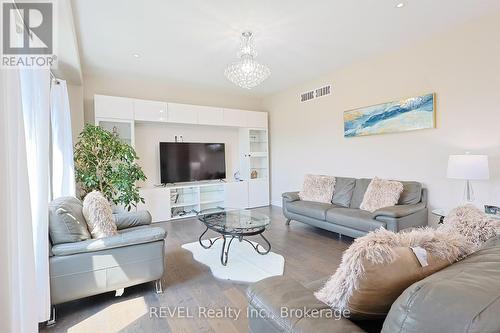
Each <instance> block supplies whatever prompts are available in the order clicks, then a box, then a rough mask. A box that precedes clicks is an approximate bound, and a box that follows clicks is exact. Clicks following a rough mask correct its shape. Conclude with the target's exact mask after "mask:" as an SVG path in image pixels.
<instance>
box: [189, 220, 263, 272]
mask: <svg viewBox="0 0 500 333" xmlns="http://www.w3.org/2000/svg"><path fill="white" fill-rule="evenodd" d="M208 229H209V228H208V227H207V229H206V230H205V231H204V232H203V233H202V234H201V235H200V237H199V238H198V242H199V243H200V245H201V246H202V247H203V248H204V249H209V248H211V247H212V246H213V245H214V244H215V242H216V241H218V240H219V239H222V241H223V243H222V252H221V255H220V262H221V264H222V265H224V266H226V265H227V259H228V258H229V249H230V248H231V243H232V242H233V240H234V239H235V238H237V239H238V240H239V241H240V242H242V241H245V242H247V243H249V244H250V245H252V247H253V248H254V250H255V251H256V252H257V253H258V254H261V255H266V254H268V253H269V252H270V251H271V243H269V241H268V240H267V238H266V237H264V235H263V234H262V233H263V232H264V230H265V229H263V230H259V231H255V232H251V233H246V234H240V233H238V234H231V233H221V235H220V236H219V237H217V238H216V239H214V240H212V239H210V238H209V239H206V241H208V242H209V244H208V245H205V244H203V241H204V240H202V238H203V236H204V235H205V234H206V233H207V231H208ZM255 235H260V237H262V239H263V240H264V241H265V242H266V244H267V249H266V248H265V247H264V246H262V245H260V244H258V243H257V244H254V243H253V242H251V241H249V240H248V239H245V238H244V237H245V236H255ZM259 247H261V248H262V249H263V251H262V250H261V249H260V248H259Z"/></svg>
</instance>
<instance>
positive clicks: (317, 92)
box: [300, 84, 332, 103]
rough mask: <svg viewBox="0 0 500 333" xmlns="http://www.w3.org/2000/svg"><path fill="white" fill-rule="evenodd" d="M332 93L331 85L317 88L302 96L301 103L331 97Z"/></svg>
mask: <svg viewBox="0 0 500 333" xmlns="http://www.w3.org/2000/svg"><path fill="white" fill-rule="evenodd" d="M331 93H332V86H331V85H330V84H329V85H327V86H324V87H321V88H317V89H314V90H311V91H308V92H305V93H303V94H300V102H301V103H303V102H307V101H310V100H312V99H315V98H319V97H323V96H326V95H330V94H331Z"/></svg>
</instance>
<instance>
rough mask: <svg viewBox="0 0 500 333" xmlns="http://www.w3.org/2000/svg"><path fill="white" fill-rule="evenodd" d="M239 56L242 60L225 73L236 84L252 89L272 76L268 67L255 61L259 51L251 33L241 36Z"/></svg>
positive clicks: (231, 65)
mask: <svg viewBox="0 0 500 333" xmlns="http://www.w3.org/2000/svg"><path fill="white" fill-rule="evenodd" d="M237 56H238V57H239V58H240V60H238V61H237V62H234V63H232V64H230V65H229V66H227V68H226V70H225V71H224V75H226V77H227V78H228V79H229V81H231V82H233V83H234V84H236V85H238V86H240V87H242V88H246V89H251V88H253V87H256V86H258V85H259V84H261V83H262V82H263V81H264V80H265V79H267V78H268V77H269V75H271V70H269V68H268V67H267V66H264V65H262V64H259V63H258V62H257V61H255V60H254V58H255V57H256V56H257V50H255V46H254V44H253V36H252V33H251V32H249V31H247V32H244V33H242V34H241V49H240V51H239V52H238V54H237Z"/></svg>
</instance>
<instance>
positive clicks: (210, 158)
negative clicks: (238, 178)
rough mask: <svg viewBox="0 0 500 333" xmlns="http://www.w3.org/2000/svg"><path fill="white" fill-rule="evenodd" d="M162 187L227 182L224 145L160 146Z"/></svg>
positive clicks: (163, 143)
mask: <svg viewBox="0 0 500 333" xmlns="http://www.w3.org/2000/svg"><path fill="white" fill-rule="evenodd" d="M160 178H161V182H162V183H163V184H167V183H180V182H191V181H200V180H217V179H219V180H220V179H224V178H226V153H225V145H224V143H198V142H160Z"/></svg>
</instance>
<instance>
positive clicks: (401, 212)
mask: <svg viewBox="0 0 500 333" xmlns="http://www.w3.org/2000/svg"><path fill="white" fill-rule="evenodd" d="M422 209H425V204H424V203H422V202H420V203H418V204H414V205H396V206H390V207H384V208H380V209H378V210H376V211H374V212H373V213H372V217H373V218H377V217H379V216H386V217H392V218H400V217H405V216H408V215H411V214H413V213H416V212H418V211H420V210H422Z"/></svg>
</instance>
